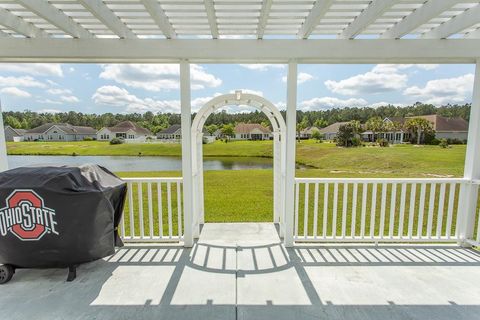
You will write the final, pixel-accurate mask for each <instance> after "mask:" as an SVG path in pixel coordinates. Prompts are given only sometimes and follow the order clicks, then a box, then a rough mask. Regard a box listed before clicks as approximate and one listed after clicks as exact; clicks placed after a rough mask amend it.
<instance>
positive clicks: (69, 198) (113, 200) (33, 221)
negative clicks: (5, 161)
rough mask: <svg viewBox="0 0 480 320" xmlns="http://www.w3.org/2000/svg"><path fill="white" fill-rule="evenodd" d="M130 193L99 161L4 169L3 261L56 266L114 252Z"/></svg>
mask: <svg viewBox="0 0 480 320" xmlns="http://www.w3.org/2000/svg"><path fill="white" fill-rule="evenodd" d="M126 191H127V186H126V183H125V182H123V181H122V180H121V179H120V178H118V177H117V176H115V175H114V174H113V173H111V172H110V171H108V170H107V169H105V168H103V167H101V166H97V165H83V166H79V167H70V166H44V167H22V168H17V169H12V170H8V171H5V172H2V173H0V263H3V264H11V265H14V266H16V267H19V268H55V267H67V266H72V265H76V264H80V263H84V262H88V261H93V260H96V259H100V258H103V257H105V256H108V255H111V254H113V253H114V251H115V245H117V246H121V245H122V243H121V241H120V238H119V237H118V232H117V227H118V224H119V222H120V219H121V216H122V212H123V206H124V200H125V195H126Z"/></svg>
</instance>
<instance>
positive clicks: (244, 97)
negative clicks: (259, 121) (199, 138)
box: [192, 90, 286, 133]
mask: <svg viewBox="0 0 480 320" xmlns="http://www.w3.org/2000/svg"><path fill="white" fill-rule="evenodd" d="M231 105H237V106H239V105H246V106H250V107H253V108H256V109H257V110H259V111H262V112H263V113H264V114H265V115H266V116H267V117H268V119H269V120H270V122H271V123H272V126H273V129H274V130H273V131H274V132H280V133H285V132H286V125H285V120H284V119H283V117H282V114H281V113H280V111H279V110H278V109H277V107H276V106H275V105H274V104H273V103H272V102H270V101H268V100H267V99H265V98H264V97H262V96H259V95H256V94H251V93H243V92H242V91H240V90H237V91H235V93H228V94H223V95H220V96H217V97H214V98H212V99H211V100H210V101H208V102H207V103H205V104H204V105H203V107H202V108H201V109H200V110H199V111H198V113H197V115H196V116H195V119H194V120H193V122H192V133H200V132H202V128H203V125H204V124H205V121H206V120H207V118H208V117H209V116H210V115H211V114H212V113H213V112H215V111H216V110H218V109H219V108H222V107H224V106H231Z"/></svg>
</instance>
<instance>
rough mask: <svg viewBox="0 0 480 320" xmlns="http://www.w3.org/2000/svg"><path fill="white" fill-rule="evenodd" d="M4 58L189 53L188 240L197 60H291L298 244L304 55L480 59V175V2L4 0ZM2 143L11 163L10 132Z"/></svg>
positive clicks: (0, 53)
mask: <svg viewBox="0 0 480 320" xmlns="http://www.w3.org/2000/svg"><path fill="white" fill-rule="evenodd" d="M0 62H18V63H21V62H77V63H79V62H80V63H81V62H85V63H95V62H104V63H115V62H118V63H139V62H142V63H176V64H178V63H179V64H180V84H181V85H180V91H181V112H182V155H183V166H182V168H183V184H184V188H183V192H184V199H183V201H184V207H183V208H184V212H185V230H184V242H185V245H186V246H191V245H192V243H193V237H194V230H193V228H194V223H193V220H194V219H193V209H194V198H193V187H194V184H193V183H194V175H193V172H194V169H195V170H197V169H198V167H196V164H194V163H193V161H192V159H193V158H194V155H193V154H192V135H191V102H190V100H191V99H190V76H189V72H190V68H189V64H190V63H282V64H288V76H287V92H286V101H287V117H286V139H285V148H286V153H285V154H286V159H285V170H284V174H285V176H284V179H285V180H284V183H285V199H284V212H285V217H284V222H285V225H284V231H285V238H284V239H285V244H286V245H287V246H291V245H292V244H293V224H294V221H293V219H294V216H293V211H294V179H295V127H296V118H295V117H296V103H297V65H298V64H301V63H471V64H472V63H476V76H475V79H476V80H475V85H474V97H473V107H472V112H471V117H470V128H469V139H468V147H467V155H466V162H465V173H464V178H465V179H467V180H468V181H470V182H472V181H475V180H480V136H479V135H480V1H467V0H373V1H372V0H317V1H314V0H263V1H262V0H247V1H237V0H218V1H213V0H181V1H173V0H159V1H157V0H104V1H95V0H0ZM0 135H3V130H1V133H0ZM0 143H1V145H0V148H1V150H2V151H1V160H2V166H3V168H6V155H5V154H6V153H5V143H4V139H3V136H0ZM477 189H478V187H477V185H473V184H471V185H468V186H466V187H464V190H463V191H462V197H463V198H462V199H461V200H460V201H461V203H462V206H463V207H462V210H463V211H465V212H467V213H468V214H466V215H465V217H466V218H465V221H462V222H461V224H460V226H461V227H460V228H461V229H460V234H461V235H462V236H463V237H465V235H467V236H468V234H471V233H472V232H473V223H472V221H470V220H471V219H474V212H475V208H476V200H477Z"/></svg>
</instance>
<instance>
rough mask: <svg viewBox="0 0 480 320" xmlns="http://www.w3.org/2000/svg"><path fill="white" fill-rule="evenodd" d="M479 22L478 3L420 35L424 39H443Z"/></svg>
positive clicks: (479, 9) (479, 11)
mask: <svg viewBox="0 0 480 320" xmlns="http://www.w3.org/2000/svg"><path fill="white" fill-rule="evenodd" d="M477 23H480V4H479V5H477V6H475V7H473V8H470V9H468V10H466V11H465V12H463V13H461V14H459V15H458V16H455V17H453V18H452V19H450V20H448V21H447V22H445V23H442V24H441V25H439V26H438V27H436V28H434V29H432V30H430V31H429V32H427V33H424V34H423V35H422V38H424V39H443V38H448V37H449V36H451V35H453V34H456V33H458V32H460V31H462V30H465V29H467V28H468V27H471V26H473V25H475V24H477Z"/></svg>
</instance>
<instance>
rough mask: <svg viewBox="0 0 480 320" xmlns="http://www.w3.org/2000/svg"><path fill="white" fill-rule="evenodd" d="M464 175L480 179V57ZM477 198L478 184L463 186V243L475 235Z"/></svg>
mask: <svg viewBox="0 0 480 320" xmlns="http://www.w3.org/2000/svg"><path fill="white" fill-rule="evenodd" d="M463 175H464V178H465V179H467V180H468V181H472V180H479V179H480V58H478V59H477V63H476V70H475V81H474V85H473V99H472V108H471V110H470V121H469V125H468V140H467V153H466V155H465V169H464V173H463ZM477 198H478V185H473V184H468V183H467V185H464V186H463V187H462V188H461V190H460V200H459V201H460V202H459V203H460V210H459V214H460V217H459V218H458V226H457V230H458V231H457V236H458V237H459V239H460V241H461V242H462V244H463V245H465V244H466V243H465V240H467V239H471V238H472V236H473V231H474V224H475V213H476V212H475V211H476V208H477Z"/></svg>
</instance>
